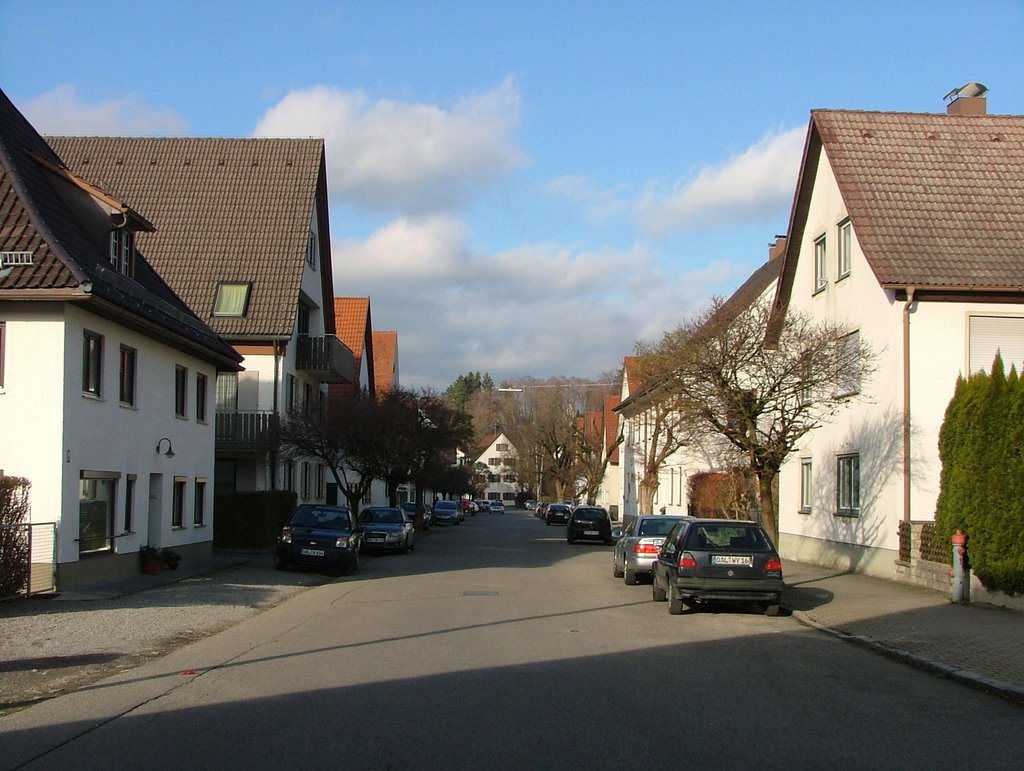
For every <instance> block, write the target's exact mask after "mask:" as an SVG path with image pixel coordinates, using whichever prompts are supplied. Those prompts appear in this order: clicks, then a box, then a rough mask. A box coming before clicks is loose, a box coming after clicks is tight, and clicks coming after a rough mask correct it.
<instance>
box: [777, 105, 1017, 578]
mask: <svg viewBox="0 0 1024 771" xmlns="http://www.w3.org/2000/svg"><path fill="white" fill-rule="evenodd" d="M789 235H790V239H789V243H788V246H787V249H786V253H785V255H784V257H783V263H782V272H781V276H780V280H779V287H778V293H777V296H776V298H775V316H774V319H773V322H772V323H771V324H770V325H769V326H770V328H769V343H770V342H771V340H772V339H773V337H774V336H775V334H776V332H777V330H778V323H779V322H781V319H782V318H783V317H784V314H785V313H786V312H787V310H788V309H796V310H798V311H800V312H802V313H806V314H809V315H811V316H813V317H815V318H819V319H823V320H829V321H833V322H838V323H840V324H842V325H844V326H845V327H846V328H848V330H849V338H848V339H849V341H850V345H855V344H858V343H859V342H866V343H867V344H868V345H869V346H870V348H871V349H872V350H873V351H874V352H875V355H876V356H877V361H876V364H875V366H876V370H875V372H874V374H873V376H872V377H871V378H870V380H868V379H866V378H865V379H863V380H862V379H861V377H860V373H859V372H858V371H851V373H850V379H849V381H850V388H851V394H855V393H859V394H861V395H862V396H864V397H866V398H863V399H861V400H860V403H859V404H858V405H857V406H856V408H855V409H851V410H846V411H845V412H844V413H843V414H841V415H838V416H837V417H836V419H835V421H834V422H831V423H829V424H828V425H824V426H822V427H820V428H818V429H816V430H814V431H812V432H811V433H810V434H808V435H807V436H806V437H805V439H804V441H803V442H802V444H801V445H800V447H799V448H798V450H797V452H795V453H794V454H793V455H792V456H791V457H790V458H789V459H788V460H787V462H786V463H785V464H784V465H783V467H782V472H781V475H780V483H779V517H780V520H779V525H780V544H779V548H780V551H781V553H782V555H783V557H789V558H796V559H801V560H807V561H813V562H816V563H819V564H823V565H830V566H833V567H835V568H838V569H844V570H845V569H856V570H859V571H863V572H866V573H870V574H874V575H878V576H881V577H885V578H896V577H898V575H899V573H900V572H901V563H902V561H901V552H900V540H899V533H900V531H901V530H902V531H904V532H905V531H906V529H907V528H908V527H910V526H911V523H914V522H928V521H932V520H933V519H934V514H935V507H936V500H937V496H938V493H939V472H940V463H939V457H938V449H937V448H938V438H939V430H940V428H941V426H942V422H943V417H944V412H945V409H946V406H947V404H948V403H949V400H950V398H951V397H952V395H953V391H954V386H955V383H956V380H957V376H958V375H967V374H968V373H970V372H974V371H977V370H988V369H989V368H990V367H991V365H992V362H993V359H994V357H995V354H996V352H997V351H999V352H1001V354H1002V357H1003V360H1004V361H1005V362H1006V366H1007V369H1009V367H1010V365H1011V364H1012V365H1015V366H1016V367H1017V369H1018V371H1020V370H1021V368H1022V366H1024V116H1016V115H989V114H987V109H986V100H985V97H984V96H981V97H959V98H956V99H954V101H953V102H951V103H950V105H949V107H948V109H947V112H946V113H937V114H912V113H894V112H859V111H844V110H814V111H813V112H812V113H811V117H810V122H809V125H808V132H807V139H806V143H805V147H804V153H803V161H802V165H801V171H800V175H799V179H798V183H797V188H796V192H795V196H794V201H793V209H792V214H791V217H790V230H789Z"/></svg>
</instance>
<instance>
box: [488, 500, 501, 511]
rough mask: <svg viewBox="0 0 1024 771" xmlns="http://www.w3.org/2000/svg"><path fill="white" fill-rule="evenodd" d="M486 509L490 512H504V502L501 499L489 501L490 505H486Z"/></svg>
mask: <svg viewBox="0 0 1024 771" xmlns="http://www.w3.org/2000/svg"><path fill="white" fill-rule="evenodd" d="M487 510H488V511H489V512H490V513H491V514H504V513H505V504H504V503H502V502H501V501H491V503H490V505H489V506H488V507H487Z"/></svg>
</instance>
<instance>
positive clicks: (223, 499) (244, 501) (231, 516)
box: [213, 490, 298, 549]
mask: <svg viewBox="0 0 1024 771" xmlns="http://www.w3.org/2000/svg"><path fill="white" fill-rule="evenodd" d="M297 502H298V495H297V494H296V493H295V492H292V491H290V490H265V491H261V492H243V493H218V494H217V495H215V496H214V497H213V510H214V516H213V545H214V546H217V547H228V548H230V547H234V548H246V549H267V548H270V547H271V546H273V545H274V542H275V541H276V540H277V536H278V534H279V533H280V532H281V528H282V527H284V525H285V523H286V522H287V521H288V517H289V515H290V514H291V513H292V511H293V510H294V509H295V505H296V503H297Z"/></svg>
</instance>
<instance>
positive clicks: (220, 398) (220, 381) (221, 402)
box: [216, 372, 238, 412]
mask: <svg viewBox="0 0 1024 771" xmlns="http://www.w3.org/2000/svg"><path fill="white" fill-rule="evenodd" d="M216 408H217V412H238V373H237V372H220V373H218V374H217V404H216Z"/></svg>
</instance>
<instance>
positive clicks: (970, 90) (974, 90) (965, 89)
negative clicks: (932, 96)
mask: <svg viewBox="0 0 1024 771" xmlns="http://www.w3.org/2000/svg"><path fill="white" fill-rule="evenodd" d="M987 93H988V86H986V85H984V84H982V83H974V82H971V83H965V84H964V85H962V86H960V88H954V89H953V90H952V91H950V92H949V93H948V94H946V95H945V96H944V97H942V98H943V99H945V100H946V101H947V102H948V101H950V100H951V99H960V98H967V99H970V98H972V97H978V96H985V94H987Z"/></svg>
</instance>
